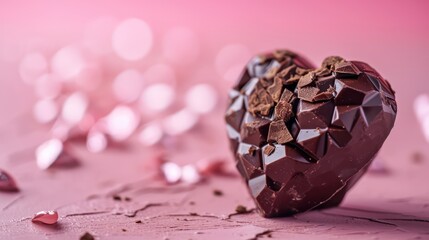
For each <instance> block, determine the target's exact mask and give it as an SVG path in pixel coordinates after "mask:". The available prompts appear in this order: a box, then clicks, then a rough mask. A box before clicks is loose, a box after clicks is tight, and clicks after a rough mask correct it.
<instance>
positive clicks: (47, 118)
mask: <svg viewBox="0 0 429 240" xmlns="http://www.w3.org/2000/svg"><path fill="white" fill-rule="evenodd" d="M58 112H59V109H58V105H57V103H56V102H55V101H54V100H50V99H45V100H39V101H37V102H36V104H35V105H34V108H33V115H34V118H35V119H36V121H38V122H40V123H49V122H52V121H53V120H54V119H55V118H56V117H57V115H58Z"/></svg>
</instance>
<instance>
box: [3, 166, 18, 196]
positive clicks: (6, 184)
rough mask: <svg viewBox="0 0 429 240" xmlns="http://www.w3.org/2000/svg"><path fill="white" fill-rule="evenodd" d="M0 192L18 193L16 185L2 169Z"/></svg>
mask: <svg viewBox="0 0 429 240" xmlns="http://www.w3.org/2000/svg"><path fill="white" fill-rule="evenodd" d="M0 191H5V192H17V191H19V189H18V186H17V185H16V182H15V180H14V179H13V178H12V176H11V175H10V174H9V173H7V172H5V171H4V170H2V169H0Z"/></svg>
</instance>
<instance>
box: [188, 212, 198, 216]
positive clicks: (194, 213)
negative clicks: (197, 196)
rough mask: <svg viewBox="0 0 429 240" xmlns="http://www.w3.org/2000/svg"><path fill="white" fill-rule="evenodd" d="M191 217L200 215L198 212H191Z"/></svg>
mask: <svg viewBox="0 0 429 240" xmlns="http://www.w3.org/2000/svg"><path fill="white" fill-rule="evenodd" d="M189 215H190V216H198V213H196V212H191V213H189Z"/></svg>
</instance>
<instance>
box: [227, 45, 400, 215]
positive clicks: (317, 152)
mask: <svg viewBox="0 0 429 240" xmlns="http://www.w3.org/2000/svg"><path fill="white" fill-rule="evenodd" d="M396 111H397V105H396V102H395V92H394V91H393V90H392V88H391V87H390V84H389V83H388V82H387V81H386V80H385V79H383V78H382V77H381V76H380V74H378V73H377V72H376V71H375V70H374V69H373V68H372V67H370V66H369V65H368V64H366V63H363V62H358V61H346V60H344V59H343V58H341V57H328V58H326V59H325V60H324V61H323V63H322V66H321V67H320V68H315V67H313V65H312V64H311V63H309V61H307V60H306V59H305V58H303V57H302V56H299V55H298V54H296V53H293V52H291V51H287V50H279V51H275V52H273V53H268V54H263V55H260V56H257V57H255V58H253V59H252V60H251V61H250V62H249V63H248V65H247V66H246V68H245V69H244V71H243V73H242V75H241V77H240V79H239V81H238V84H237V85H236V86H235V87H234V88H233V90H232V91H231V92H230V105H229V107H228V109H227V112H226V123H227V125H226V127H227V133H228V137H229V139H230V142H231V149H232V152H233V153H234V156H235V160H236V165H237V169H238V170H239V172H240V174H241V176H242V177H243V178H244V179H245V181H246V183H247V186H248V189H249V192H250V194H251V195H252V197H253V199H254V200H255V203H256V205H257V206H258V208H259V210H260V213H261V214H262V215H263V216H265V217H276V216H287V215H291V214H295V213H298V212H304V211H308V210H311V209H315V208H323V207H331V206H337V205H338V204H339V203H340V202H341V201H342V199H343V197H344V195H345V193H346V192H347V190H349V189H350V188H351V187H352V185H353V184H354V183H355V182H356V181H357V180H358V179H359V178H360V177H361V176H362V174H363V173H364V172H365V171H366V169H367V168H368V166H369V164H370V163H371V161H372V159H373V158H374V156H375V155H376V153H377V152H378V150H379V149H380V148H381V146H382V145H383V142H384V141H385V139H386V138H387V136H388V135H389V133H390V130H391V129H392V127H393V124H394V122H395V118H396Z"/></svg>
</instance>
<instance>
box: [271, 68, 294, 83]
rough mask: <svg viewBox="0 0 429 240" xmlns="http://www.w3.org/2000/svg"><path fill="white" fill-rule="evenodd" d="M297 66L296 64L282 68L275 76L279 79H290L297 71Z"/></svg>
mask: <svg viewBox="0 0 429 240" xmlns="http://www.w3.org/2000/svg"><path fill="white" fill-rule="evenodd" d="M296 69H297V68H296V66H295V65H291V66H289V67H287V68H285V69H283V70H281V71H280V72H279V73H277V75H276V76H275V78H277V79H281V80H283V81H286V80H288V79H289V78H291V77H292V76H294V75H295V71H296Z"/></svg>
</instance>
